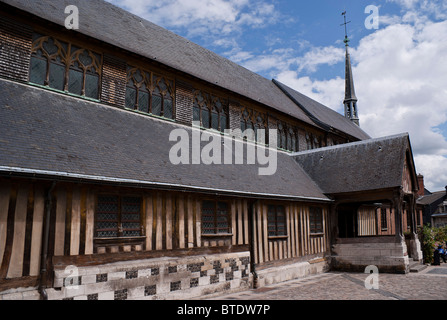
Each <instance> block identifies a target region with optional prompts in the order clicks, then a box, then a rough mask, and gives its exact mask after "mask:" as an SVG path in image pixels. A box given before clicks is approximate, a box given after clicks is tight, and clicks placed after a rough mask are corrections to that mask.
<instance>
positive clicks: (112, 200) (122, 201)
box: [96, 195, 142, 238]
mask: <svg viewBox="0 0 447 320" xmlns="http://www.w3.org/2000/svg"><path fill="white" fill-rule="evenodd" d="M141 202H142V199H141V198H140V197H121V196H116V195H100V196H98V202H97V207H96V237H98V238H116V237H135V236H141V235H142V225H141V206H142V205H141Z"/></svg>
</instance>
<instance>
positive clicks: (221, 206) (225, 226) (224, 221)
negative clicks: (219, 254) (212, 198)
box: [216, 202, 229, 233]
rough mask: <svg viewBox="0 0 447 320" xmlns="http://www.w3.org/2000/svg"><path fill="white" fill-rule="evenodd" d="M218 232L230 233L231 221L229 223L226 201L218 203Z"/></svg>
mask: <svg viewBox="0 0 447 320" xmlns="http://www.w3.org/2000/svg"><path fill="white" fill-rule="evenodd" d="M216 216H217V217H216V221H217V233H228V232H229V223H228V204H227V203H226V202H218V203H217V213H216Z"/></svg>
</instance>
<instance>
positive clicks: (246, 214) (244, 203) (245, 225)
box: [242, 199, 249, 244]
mask: <svg viewBox="0 0 447 320" xmlns="http://www.w3.org/2000/svg"><path fill="white" fill-rule="evenodd" d="M242 206H243V211H244V242H243V243H244V244H248V242H249V240H248V202H247V200H245V199H244V201H243V203H242Z"/></svg>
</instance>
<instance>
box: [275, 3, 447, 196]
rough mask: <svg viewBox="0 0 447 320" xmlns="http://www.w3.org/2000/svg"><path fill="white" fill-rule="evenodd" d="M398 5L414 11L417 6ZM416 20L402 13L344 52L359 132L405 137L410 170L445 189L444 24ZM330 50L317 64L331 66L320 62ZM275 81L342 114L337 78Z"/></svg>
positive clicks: (288, 75) (287, 76)
mask: <svg viewBox="0 0 447 320" xmlns="http://www.w3.org/2000/svg"><path fill="white" fill-rule="evenodd" d="M402 4H403V5H404V6H405V7H408V8H415V6H416V4H417V1H402ZM410 13H411V14H415V12H414V11H411V12H410ZM416 15H417V16H413V17H412V19H409V18H408V12H407V13H404V14H403V17H404V18H405V19H406V21H407V22H405V21H404V20H405V19H402V20H400V21H399V23H397V24H391V25H388V26H386V27H383V25H382V29H380V30H377V31H376V32H374V33H372V34H370V35H369V36H367V37H365V38H363V39H362V40H361V41H360V43H359V45H358V46H357V47H356V48H350V52H351V57H352V60H353V65H354V67H353V73H354V80H355V87H356V94H357V97H358V98H359V103H358V106H359V114H360V123H361V126H362V128H363V129H364V130H365V131H366V132H367V133H369V134H370V135H371V136H373V137H382V136H387V135H392V134H397V133H402V132H408V133H409V134H410V139H411V142H412V147H413V153H414V157H415V162H416V169H417V171H418V173H422V174H424V176H425V178H426V179H425V180H426V182H427V187H429V189H430V188H433V189H432V191H435V190H437V189H440V188H441V190H442V189H443V188H444V185H447V171H446V168H447V140H446V137H445V136H443V134H442V132H441V130H440V129H439V128H443V129H444V130H445V132H447V86H446V84H447V59H444V57H447V21H439V22H436V21H433V20H431V19H428V17H427V16H421V15H419V14H416ZM331 50H332V48H331V47H328V48H327V50H323V49H320V50H319V52H320V53H323V54H322V59H321V60H320V61H321V63H326V64H328V65H329V64H331V63H332V60H331V59H327V60H325V57H324V53H325V52H330V51H331ZM311 52H312V51H310V52H309V55H310V54H311ZM316 57H318V55H316ZM316 61H318V59H316ZM334 61H337V59H335V60H334ZM277 79H278V80H280V81H282V82H284V83H286V84H288V85H289V86H291V87H293V88H295V89H297V90H298V91H300V92H302V93H303V94H306V95H308V96H310V97H311V98H314V99H315V100H317V101H320V102H322V103H323V104H325V105H327V106H328V107H331V108H333V109H335V110H337V111H338V112H341V111H342V107H341V103H342V102H341V100H342V98H343V97H344V95H343V90H344V83H343V80H342V79H340V78H338V77H337V78H335V79H331V80H327V81H318V80H311V79H310V78H309V77H300V74H299V73H298V72H296V71H283V72H281V73H279V74H278V75H277Z"/></svg>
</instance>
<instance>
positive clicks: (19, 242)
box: [7, 185, 28, 278]
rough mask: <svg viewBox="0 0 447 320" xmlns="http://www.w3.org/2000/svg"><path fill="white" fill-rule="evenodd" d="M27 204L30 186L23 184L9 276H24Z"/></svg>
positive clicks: (18, 195) (20, 189) (15, 219)
mask: <svg viewBox="0 0 447 320" xmlns="http://www.w3.org/2000/svg"><path fill="white" fill-rule="evenodd" d="M27 206H28V186H27V185H21V186H20V187H19V190H18V193H17V203H16V208H15V214H14V236H13V243H12V253H11V260H10V263H9V269H8V275H7V277H8V278H19V277H21V276H22V272H23V255H24V250H25V231H26V213H27Z"/></svg>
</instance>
